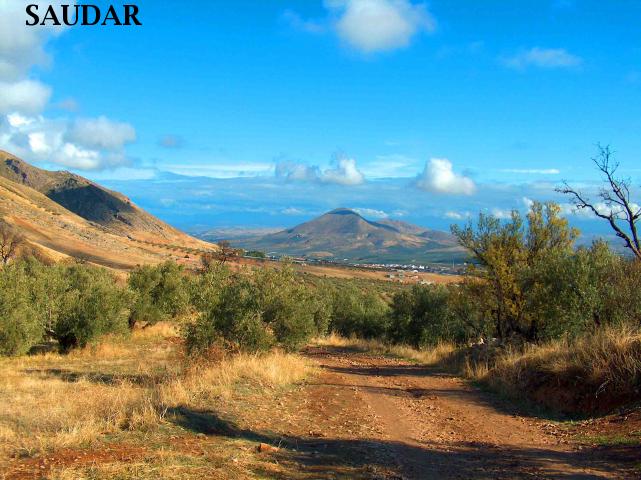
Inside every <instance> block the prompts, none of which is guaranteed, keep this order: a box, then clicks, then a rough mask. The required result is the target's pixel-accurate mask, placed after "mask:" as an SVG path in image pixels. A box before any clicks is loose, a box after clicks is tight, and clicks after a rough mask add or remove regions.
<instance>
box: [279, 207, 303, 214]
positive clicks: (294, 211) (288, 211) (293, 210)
mask: <svg viewBox="0 0 641 480" xmlns="http://www.w3.org/2000/svg"><path fill="white" fill-rule="evenodd" d="M281 213H282V214H283V215H304V214H305V211H304V210H301V209H300V208H296V207H288V208H284V209H283V210H281Z"/></svg>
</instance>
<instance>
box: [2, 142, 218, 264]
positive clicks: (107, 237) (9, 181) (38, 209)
mask: <svg viewBox="0 0 641 480" xmlns="http://www.w3.org/2000/svg"><path fill="white" fill-rule="evenodd" d="M0 217H1V218H2V219H3V220H4V221H6V222H8V223H10V224H12V225H13V226H14V227H16V228H17V229H18V230H20V231H21V232H22V233H23V234H24V235H25V236H26V237H27V239H28V241H29V242H30V243H32V244H33V245H36V246H39V247H42V249H44V250H45V251H46V252H47V253H48V254H50V256H52V257H54V258H64V257H65V256H68V257H76V258H83V259H86V260H89V261H92V262H94V263H100V264H103V265H108V266H113V267H115V268H128V267H131V266H134V265H136V264H138V263H153V262H157V261H159V260H162V259H164V258H169V257H171V256H172V255H173V256H180V255H181V253H180V252H179V251H178V250H172V249H173V248H174V246H177V247H180V248H182V249H184V252H186V251H188V250H204V249H215V248H216V247H215V246H213V245H211V244H207V243H206V242H203V241H202V240H198V239H196V238H194V237H191V236H189V235H187V234H185V233H183V232H181V231H179V230H177V229H175V228H173V227H171V226H170V225H168V224H166V223H165V222H163V221H161V220H159V219H158V218H156V217H154V216H153V215H151V214H149V213H147V212H145V211H144V210H142V209H141V208H139V207H137V206H136V205H135V204H134V203H133V202H131V200H129V199H128V198H127V197H126V196H124V195H122V194H121V193H118V192H114V191H111V190H108V189H106V188H104V187H102V186H100V185H98V184H97V183H94V182H92V181H90V180H87V179H86V178H83V177H81V176H79V175H75V174H73V173H70V172H52V171H47V170H43V169H40V168H37V167H34V166H33V165H30V164H29V163H27V162H25V161H23V160H20V159H19V158H17V157H15V156H14V155H11V154H9V153H7V152H4V151H1V150H0ZM184 252H183V253H182V257H184V255H185V253H184Z"/></svg>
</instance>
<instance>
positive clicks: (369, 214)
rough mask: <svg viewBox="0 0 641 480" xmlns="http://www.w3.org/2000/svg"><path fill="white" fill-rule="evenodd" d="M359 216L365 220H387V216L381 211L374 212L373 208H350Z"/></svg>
mask: <svg viewBox="0 0 641 480" xmlns="http://www.w3.org/2000/svg"><path fill="white" fill-rule="evenodd" d="M352 210H354V211H355V212H356V213H358V214H359V215H361V216H363V217H366V218H388V217H389V214H388V213H387V212H384V211H383V210H376V209H374V208H352Z"/></svg>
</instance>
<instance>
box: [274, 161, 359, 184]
mask: <svg viewBox="0 0 641 480" xmlns="http://www.w3.org/2000/svg"><path fill="white" fill-rule="evenodd" d="M275 174H276V176H277V177H280V178H284V179H286V180H290V181H302V182H321V183H334V184H338V185H360V184H361V183H363V182H364V181H365V176H364V175H363V173H362V172H361V171H360V170H359V169H358V167H357V166H356V160H354V159H353V158H347V157H337V158H336V159H334V161H333V162H332V166H330V167H329V168H327V169H325V170H322V169H321V168H320V167H318V166H316V165H307V164H304V163H301V162H291V161H287V160H284V161H279V162H277V163H276V168H275Z"/></svg>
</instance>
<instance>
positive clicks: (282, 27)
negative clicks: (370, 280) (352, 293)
mask: <svg viewBox="0 0 641 480" xmlns="http://www.w3.org/2000/svg"><path fill="white" fill-rule="evenodd" d="M26 3H31V2H23V1H22V0H0V14H2V15H0V118H1V119H2V120H0V148H5V149H8V150H10V151H12V152H15V153H17V154H19V155H20V156H22V157H23V158H25V159H26V160H30V161H32V162H34V163H36V164H38V165H40V166H43V167H47V168H66V169H71V170H73V171H76V172H78V173H80V174H82V175H84V176H87V177H89V178H93V179H95V180H98V181H100V182H103V183H105V184H107V185H109V186H112V187H114V188H118V189H119V190H121V191H123V192H124V193H126V194H128V195H130V196H131V197H132V198H133V199H134V201H137V202H138V203H139V204H141V205H142V206H143V207H145V208H148V209H149V210H151V211H152V212H154V213H156V214H158V215H160V216H161V217H163V218H165V219H167V220H168V221H171V222H173V223H176V224H178V225H179V226H181V227H183V228H190V227H191V226H193V225H201V226H215V225H225V226H228V225H251V226H261V225H271V226H274V225H291V224H294V223H296V222H298V221H301V220H304V219H306V218H309V217H310V216H313V215H315V214H318V213H322V211H324V210H327V209H330V208H334V207H338V206H346V207H353V208H359V209H361V210H362V211H363V212H367V213H369V215H370V216H384V215H389V216H396V217H403V218H405V219H408V220H412V221H416V222H419V223H422V224H425V225H428V226H435V227H436V228H445V227H447V225H448V224H449V223H451V222H452V221H464V220H465V218H467V217H468V216H470V215H475V214H476V213H477V212H478V211H479V210H481V211H486V212H490V213H495V214H497V215H499V216H501V215H505V213H506V212H507V211H509V210H510V209H511V208H519V209H525V208H526V207H527V204H528V202H529V201H530V200H531V199H541V200H547V199H556V200H558V201H561V202H562V201H563V199H560V198H559V197H558V196H557V195H556V194H555V193H554V186H555V185H557V184H558V183H559V182H560V181H561V179H567V180H571V181H573V182H575V183H577V184H580V185H582V186H583V188H585V189H587V191H590V190H592V189H594V188H595V187H594V182H595V181H597V180H598V176H597V175H596V173H595V172H594V170H593V169H592V168H591V167H590V163H589V161H590V160H589V159H590V157H591V156H593V155H594V154H595V152H596V148H595V144H596V143H597V142H600V143H602V144H611V145H612V146H613V148H614V149H615V150H616V152H617V158H618V159H619V160H620V161H621V163H622V167H621V168H622V170H621V171H622V173H624V174H626V175H630V176H631V177H632V178H633V179H634V181H635V184H639V183H641V182H640V180H639V179H640V177H641V170H640V168H641V167H639V165H640V164H639V162H638V158H639V157H638V155H639V152H640V151H641V135H639V131H641V28H640V27H641V2H638V1H634V2H633V1H624V0H622V1H618V2H598V1H580V0H576V1H570V0H550V1H544V0H538V1H529V2H528V1H491V0H489V1H486V2H478V1H472V0H470V1H458V2H452V1H446V0H441V1H430V2H428V3H422V2H418V1H410V0H324V1H323V0H318V1H316V0H307V1H273V2H265V1H259V0H256V1H234V2H222V1H194V2H189V3H186V2H178V1H167V2H158V1H150V0H141V1H140V2H138V5H139V6H140V15H139V18H140V19H141V21H142V22H143V24H144V25H143V26H142V27H81V26H76V27H70V28H66V29H57V30H56V29H54V30H52V29H50V28H33V27H25V26H24V20H25V19H26V15H25V12H24V5H25V4H26ZM98 4H99V5H104V3H100V2H99V3H98ZM3 90H4V93H3ZM167 173H172V174H176V175H180V176H189V177H190V178H182V177H179V176H175V175H167ZM565 211H566V213H567V215H568V216H569V217H570V218H572V221H573V222H575V223H577V224H580V225H581V226H582V227H583V228H585V229H587V230H588V231H590V230H595V231H596V230H598V225H599V224H598V223H597V222H596V221H592V220H590V219H589V218H586V217H584V216H577V215H574V214H572V212H571V210H570V209H569V208H566V209H565ZM187 212H188V213H187Z"/></svg>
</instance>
